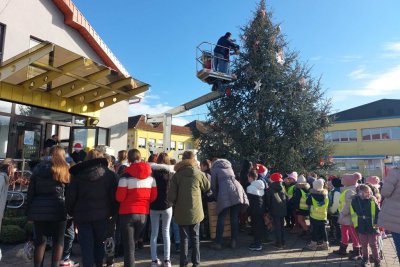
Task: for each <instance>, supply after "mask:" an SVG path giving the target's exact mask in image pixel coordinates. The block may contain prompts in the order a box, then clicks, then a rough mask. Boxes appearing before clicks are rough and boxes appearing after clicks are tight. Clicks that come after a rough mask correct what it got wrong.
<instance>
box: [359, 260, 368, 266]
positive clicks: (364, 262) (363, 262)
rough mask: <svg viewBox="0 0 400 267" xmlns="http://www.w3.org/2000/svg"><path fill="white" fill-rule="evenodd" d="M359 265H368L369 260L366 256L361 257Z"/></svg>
mask: <svg viewBox="0 0 400 267" xmlns="http://www.w3.org/2000/svg"><path fill="white" fill-rule="evenodd" d="M360 266H361V267H367V266H369V261H368V259H366V258H362V260H361V263H360Z"/></svg>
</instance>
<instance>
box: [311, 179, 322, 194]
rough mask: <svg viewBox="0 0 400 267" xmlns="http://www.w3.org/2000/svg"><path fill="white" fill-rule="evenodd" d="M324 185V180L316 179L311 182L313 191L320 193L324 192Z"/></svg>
mask: <svg viewBox="0 0 400 267" xmlns="http://www.w3.org/2000/svg"><path fill="white" fill-rule="evenodd" d="M324 184H325V180H324V179H321V178H320V179H317V180H315V181H314V182H313V184H312V185H313V189H314V190H316V191H322V190H324Z"/></svg>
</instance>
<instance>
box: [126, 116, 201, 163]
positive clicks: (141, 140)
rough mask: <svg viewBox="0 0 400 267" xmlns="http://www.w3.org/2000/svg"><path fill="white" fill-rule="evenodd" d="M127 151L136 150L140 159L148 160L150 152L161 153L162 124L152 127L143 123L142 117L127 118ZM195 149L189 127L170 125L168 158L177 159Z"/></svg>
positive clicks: (143, 118)
mask: <svg viewBox="0 0 400 267" xmlns="http://www.w3.org/2000/svg"><path fill="white" fill-rule="evenodd" d="M127 148H128V149H132V148H136V149H138V150H139V151H140V153H141V155H142V158H144V159H146V160H147V159H148V157H149V156H150V151H154V152H157V151H162V148H163V128H162V124H160V125H159V126H157V127H153V126H151V125H148V124H146V123H145V117H144V116H143V115H138V116H133V117H129V120H128V147H127ZM188 149H195V147H194V139H193V134H192V131H191V129H190V128H189V127H185V126H177V125H172V129H171V153H170V156H171V157H173V158H175V159H179V158H180V155H181V154H182V153H183V151H185V150H188Z"/></svg>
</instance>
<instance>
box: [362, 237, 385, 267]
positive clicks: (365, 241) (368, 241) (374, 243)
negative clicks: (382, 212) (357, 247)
mask: <svg viewBox="0 0 400 267" xmlns="http://www.w3.org/2000/svg"><path fill="white" fill-rule="evenodd" d="M358 237H359V238H360V243H361V251H362V255H363V258H364V259H368V257H369V255H368V245H369V246H370V248H371V253H372V256H373V257H374V260H375V261H376V262H380V261H381V259H380V257H379V253H378V234H358Z"/></svg>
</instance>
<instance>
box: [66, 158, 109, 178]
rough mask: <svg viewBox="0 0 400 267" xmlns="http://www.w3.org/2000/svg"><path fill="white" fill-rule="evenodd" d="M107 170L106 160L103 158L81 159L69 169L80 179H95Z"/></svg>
mask: <svg viewBox="0 0 400 267" xmlns="http://www.w3.org/2000/svg"><path fill="white" fill-rule="evenodd" d="M107 170H108V161H107V159H105V158H97V159H91V160H87V161H82V162H80V163H78V164H76V165H74V166H72V167H71V168H70V169H69V173H70V174H72V175H74V176H77V175H80V177H81V178H82V179H85V180H89V181H95V180H98V179H99V178H100V177H102V176H103V175H104V174H105V173H106V171H107Z"/></svg>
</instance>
